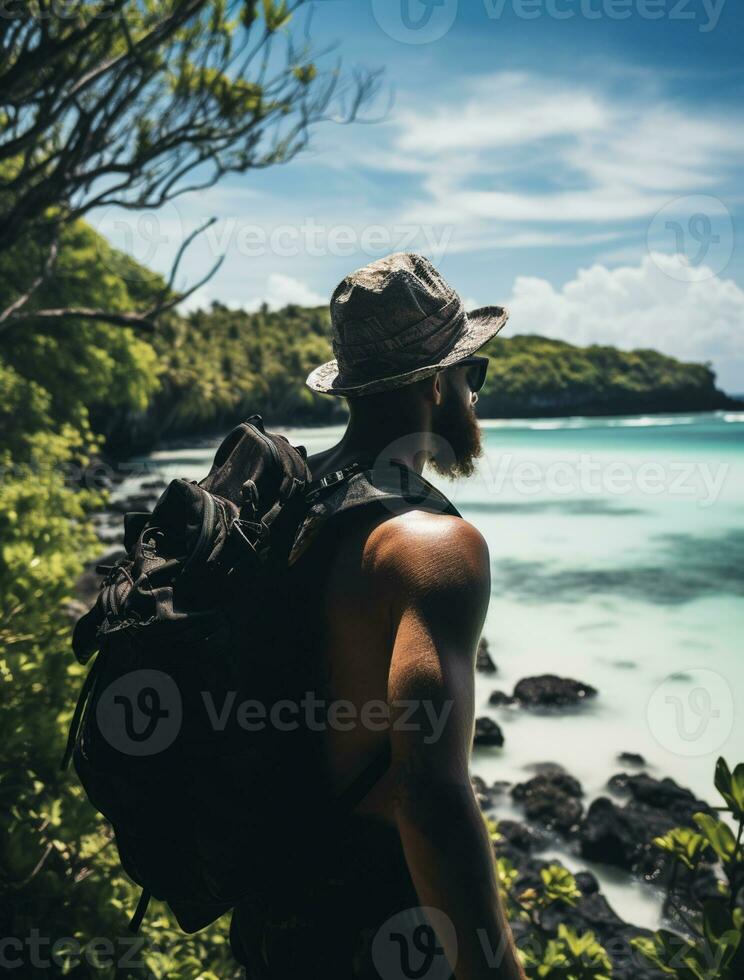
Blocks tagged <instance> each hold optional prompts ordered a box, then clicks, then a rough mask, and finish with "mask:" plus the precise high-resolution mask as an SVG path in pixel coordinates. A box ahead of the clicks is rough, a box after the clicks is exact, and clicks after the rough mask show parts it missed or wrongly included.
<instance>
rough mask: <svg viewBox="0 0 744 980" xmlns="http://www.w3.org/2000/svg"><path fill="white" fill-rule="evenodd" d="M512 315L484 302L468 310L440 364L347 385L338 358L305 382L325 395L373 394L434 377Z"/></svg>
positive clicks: (473, 349)
mask: <svg viewBox="0 0 744 980" xmlns="http://www.w3.org/2000/svg"><path fill="white" fill-rule="evenodd" d="M508 319H509V313H508V312H507V311H506V310H505V309H503V307H501V306H481V307H479V308H478V309H477V310H473V311H472V312H470V313H468V314H466V321H465V327H464V329H463V331H462V333H461V334H460V337H459V338H458V340H457V343H456V344H455V346H454V347H453V348H452V350H451V351H450V352H449V353H448V354H446V355H445V356H444V357H443V358H442V359H441V360H439V361H437V363H436V364H427V365H425V366H424V367H419V368H416V369H415V370H414V371H406V372H405V373H403V374H395V375H391V376H389V377H385V378H376V379H375V380H374V381H367V382H365V383H364V384H361V385H344V384H339V370H338V362H337V361H336V360H333V361H326V363H325V364H321V365H320V367H316V368H315V370H314V371H311V372H310V374H309V375H308V376H307V380H306V382H305V384H306V385H307V386H308V388H311V389H312V390H313V391H318V392H320V393H321V394H323V395H373V394H375V393H376V392H380V391H392V390H393V389H394V388H402V387H403V386H404V385H407V384H412V383H413V382H414V381H422V380H423V379H424V378H427V377H431V375H433V374H436V373H437V371H441V370H442V368H446V367H451V365H453V364H456V363H457V362H458V361H461V360H462V359H463V358H464V357H470V355H471V354H474V353H475V352H476V351H477V350H480V348H481V347H483V345H484V344H487V343H488V341H489V340H491V339H492V338H493V337H495V336H496V334H497V333H498V332H499V331H500V330H501V328H502V327H503V326H504V324H505V323H506V321H507V320H508Z"/></svg>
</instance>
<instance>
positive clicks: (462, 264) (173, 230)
mask: <svg viewBox="0 0 744 980" xmlns="http://www.w3.org/2000/svg"><path fill="white" fill-rule="evenodd" d="M312 7H313V8H314V11H313V19H312V23H311V37H312V39H313V41H314V42H315V45H316V46H317V47H325V46H327V45H329V44H331V43H333V42H338V48H337V53H338V55H340V56H341V57H342V59H343V62H344V66H345V67H346V68H351V67H353V66H354V65H361V66H366V67H369V68H378V67H384V68H385V79H384V83H383V93H382V95H381V97H380V99H379V101H378V103H377V106H376V108H373V110H372V111H373V112H376V113H377V114H380V113H381V112H382V110H383V108H385V107H388V106H389V107H388V108H387V111H386V112H385V113H384V117H383V119H382V121H380V122H376V123H375V124H369V125H362V124H356V125H352V126H346V127H345V126H338V125H335V124H333V123H324V124H322V125H320V126H318V127H317V128H316V129H315V130H314V133H313V136H312V140H311V144H310V146H309V147H308V149H307V150H306V151H305V152H304V153H303V154H302V155H301V156H299V157H298V158H297V159H295V160H294V161H293V162H291V163H289V164H287V165H286V166H282V167H275V168H272V169H269V170H266V171H262V172H256V173H250V174H247V175H245V176H242V177H232V178H229V179H227V180H225V181H224V182H222V183H221V184H220V185H219V186H218V187H215V188H213V189H211V190H209V191H206V192H204V193H201V194H199V195H192V196H190V197H184V198H182V199H179V201H178V202H177V205H175V206H174V205H170V206H167V207H166V208H165V209H164V210H163V212H162V213H161V214H160V216H159V222H160V229H161V235H160V238H162V242H160V243H159V244H158V246H157V247H156V248H153V247H152V246H151V242H149V241H148V240H147V234H146V233H142V234H140V232H139V231H138V230H137V229H136V228H135V230H134V233H133V234H132V230H131V229H130V230H129V237H128V238H125V237H122V235H123V233H122V231H121V226H119V227H118V228H117V226H115V224H114V221H115V219H116V217H117V216H116V215H114V214H113V213H112V212H107V213H105V214H102V215H94V216H93V218H94V223H96V224H97V225H98V227H100V229H101V230H102V231H103V232H104V233H105V234H107V235H108V236H109V237H110V238H111V239H112V240H113V241H114V243H115V244H119V245H122V246H128V247H129V249H130V250H131V251H132V252H133V253H134V254H135V255H136V256H137V257H138V258H140V259H144V260H146V261H148V262H149V263H150V264H151V265H153V266H154V267H157V268H162V269H166V268H167V267H168V264H169V261H170V258H171V257H172V254H173V252H174V251H175V248H176V247H177V244H178V241H179V239H180V237H181V235H182V234H183V231H184V230H189V229H190V228H192V227H194V225H195V224H196V223H197V222H199V221H201V220H203V219H204V218H207V217H209V216H211V215H215V216H216V217H217V218H218V222H217V224H216V225H215V226H214V228H212V229H210V233H209V235H207V236H204V237H203V238H202V239H201V240H199V241H198V242H197V243H196V244H195V245H194V246H193V247H192V248H191V250H190V251H189V253H188V254H187V257H186V259H185V260H184V262H183V265H182V271H183V277H182V284H183V285H186V284H188V283H189V282H194V281H196V280H197V279H198V278H199V277H200V276H201V275H202V274H203V272H204V270H205V269H206V268H207V267H208V265H209V264H210V263H211V262H212V261H213V259H214V257H215V256H216V255H217V254H222V253H224V254H225V261H224V263H223V266H222V268H221V269H220V271H219V272H218V274H217V275H216V276H215V277H214V279H213V280H212V281H211V282H210V283H208V284H207V286H205V287H204V288H203V289H202V290H200V291H199V293H198V294H196V295H195V297H193V298H192V300H191V301H190V305H191V306H192V307H193V306H194V305H205V304H207V303H209V302H211V301H212V300H214V299H218V300H220V301H221V302H224V303H227V304H229V305H235V306H243V307H245V308H248V309H251V308H254V307H255V306H256V305H257V304H258V303H260V302H261V301H262V300H266V301H268V302H269V303H271V304H272V305H275V306H277V305H283V304H284V303H285V302H290V301H291V302H301V303H302V302H306V303H316V302H317V303H321V302H325V301H326V300H327V297H328V296H329V294H330V292H331V291H332V289H333V287H334V286H335V285H336V283H337V282H338V281H339V279H340V278H342V277H343V275H344V274H345V273H347V272H348V271H350V270H351V269H353V268H356V267H357V266H359V265H363V264H364V263H365V262H367V261H370V260H371V259H373V258H375V257H377V256H379V255H383V254H385V253H387V252H390V251H398V250H415V251H422V252H424V253H425V254H428V255H429V256H430V257H431V258H432V259H433V260H434V261H435V262H436V263H437V265H438V266H439V267H440V269H441V270H442V272H443V273H444V275H445V276H446V277H447V278H448V279H449V280H450V281H451V282H452V284H453V286H454V287H455V288H456V289H457V290H458V291H459V292H460V294H461V295H462V296H463V298H464V299H466V301H468V302H469V303H471V304H473V305H483V304H487V303H500V304H503V305H507V306H508V307H509V308H510V310H511V314H512V318H511V321H510V324H509V325H508V327H507V328H506V331H505V332H507V333H508V332H511V333H542V334H546V335H550V336H556V337H562V338H564V339H567V340H570V341H572V342H576V343H590V342H601V343H614V344H617V345H619V346H622V347H627V348H633V347H656V348H658V349H660V350H663V351H666V352H668V353H671V354H674V355H676V356H679V357H682V358H684V359H690V360H711V361H712V362H713V364H714V366H715V368H716V370H717V372H718V375H719V380H720V383H721V384H722V385H723V387H725V388H726V389H727V390H730V391H741V392H744V262H743V261H742V259H743V256H744V252H743V250H742V246H741V243H740V241H739V240H738V238H739V232H740V230H741V227H742V217H744V191H743V188H744V182H743V180H742V177H743V176H744V173H743V171H744V126H743V125H742V116H743V115H744V109H743V108H742V107H744V98H743V96H744V59H743V57H742V51H741V40H742V33H743V31H742V29H743V28H744V9H743V7H744V5H742V4H741V2H740V0H426V3H423V2H422V0H316V2H315V3H314V4H312ZM333 57H335V55H332V56H331V58H333ZM129 220H131V219H129ZM142 227H143V228H145V229H147V228H149V227H150V226H149V225H143V226H142Z"/></svg>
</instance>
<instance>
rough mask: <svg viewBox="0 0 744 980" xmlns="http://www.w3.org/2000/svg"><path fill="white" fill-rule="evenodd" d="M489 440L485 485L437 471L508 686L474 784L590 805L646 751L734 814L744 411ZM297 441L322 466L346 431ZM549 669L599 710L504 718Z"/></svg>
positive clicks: (544, 424)
mask: <svg viewBox="0 0 744 980" xmlns="http://www.w3.org/2000/svg"><path fill="white" fill-rule="evenodd" d="M482 429H483V441H484V454H483V457H482V459H481V461H480V463H479V465H478V468H477V471H476V473H475V474H474V475H473V476H472V477H470V478H469V479H467V480H458V481H456V482H448V481H445V480H442V479H441V478H438V477H436V476H431V475H430V474H427V475H430V478H431V479H432V481H433V482H435V483H437V484H439V485H441V487H442V489H443V490H445V492H446V493H447V494H448V495H449V496H450V498H451V499H452V500H453V502H454V503H455V504H456V506H457V507H458V508H459V510H460V511H461V513H462V514H463V516H464V517H465V518H466V519H467V520H469V521H470V522H472V523H473V524H474V525H475V526H476V527H477V528H478V529H479V530H480V531H481V533H482V534H483V535H484V537H485V539H486V541H487V542H488V546H489V550H490V556H491V602H490V607H489V610H488V615H487V619H486V623H485V627H484V636H485V638H486V640H487V642H488V646H489V650H490V654H491V656H492V658H493V660H494V661H495V663H496V665H497V672H496V673H495V674H492V675H486V674H478V676H477V679H476V695H477V714H478V715H479V716H481V715H488V716H490V717H492V718H493V719H494V720H496V721H497V722H498V723H499V725H500V726H501V728H502V730H503V733H504V739H505V742H504V746H503V748H483V749H477V750H476V751H475V752H474V755H473V765H472V770H473V772H474V773H475V774H477V775H479V776H482V777H483V778H484V779H485V780H486V781H487V782H489V783H493V782H495V781H508V782H511V783H513V782H518V781H523V780H525V779H527V778H529V777H530V776H531V775H533V774H534V771H535V766H536V765H538V764H540V763H557V764H560V765H561V766H563V767H564V768H565V769H566V770H567V771H568V772H569V773H571V774H572V775H573V776H575V777H576V778H577V779H578V780H579V781H580V782H581V784H582V786H583V788H584V792H585V804H588V803H589V802H590V801H591V800H592V799H594V798H595V797H597V796H599V795H608V789H607V781H608V779H609V777H610V776H612V775H613V774H614V773H617V772H622V771H624V770H626V771H627V769H628V767H627V766H626V765H625V764H623V763H621V762H620V761H619V760H618V756H619V754H620V753H621V752H633V753H639V754H641V755H642V756H643V758H644V759H645V763H646V764H645V766H644V769H645V770H646V771H647V772H649V773H650V774H651V775H653V776H656V777H657V778H661V777H664V776H669V777H671V778H673V779H675V780H676V781H677V782H679V783H681V784H682V785H684V786H687V787H689V788H690V789H692V790H693V791H694V792H695V793H696V794H697V795H698V796H699V797H700V798H702V799H706V800H708V801H709V802H711V803H717V802H720V801H718V800H716V798H715V797H716V794H715V790H714V789H713V771H714V767H715V763H716V759H717V758H718V756H719V755H723V756H724V757H725V758H726V759H727V760H728V762H729V763H730V764H731V765H732V767H733V765H734V764H735V763H737V762H740V761H744V412H736V411H730V412H725V411H721V412H715V413H704V414H689V415H684V414H673V415H668V416H657V415H655V416H649V417H639V416H627V417H613V418H584V417H571V418H560V419H555V418H546V419H527V420H522V419H510V420H486V421H483V422H482ZM282 431H284V432H285V434H286V435H287V436H288V438H289V439H290V440H291V441H292V442H293V443H295V444H302V445H304V446H306V448H307V450H308V452H309V453H314V452H318V451H320V450H322V449H325V448H327V447H329V446H330V445H332V444H333V443H334V442H335V441H337V440H338V439H339V438H340V436H341V434H342V429H341V428H340V427H323V428H293V429H284V430H282ZM214 448H215V445H214V444H206V443H204V442H201V443H199V444H195V445H190V446H184V447H182V448H169V449H164V450H161V451H158V452H154V453H152V454H150V455H149V456H148V457H147V458H146V459H143V460H141V462H142V463H144V464H146V468H147V470H148V471H149V477H150V478H152V475H153V474H156V475H158V476H162V477H163V478H165V479H171V478H173V477H175V476H186V477H188V478H191V479H197V478H199V477H201V476H203V475H204V474H205V473H206V471H207V469H208V467H209V463H210V461H211V457H212V454H213V452H214ZM136 483H137V480H136V478H134V477H132V478H131V479H130V480H127V481H125V484H124V485H123V486H122V487H121V488H120V490H119V492H120V493H122V492H127V491H130V492H131V491H132V490H133V489H136ZM544 673H551V674H558V675H560V676H562V677H571V678H575V679H577V680H579V681H582V682H585V683H587V684H590V685H592V686H593V687H594V688H596V690H597V692H598V693H597V696H596V697H594V698H591V699H587V700H585V701H584V702H582V703H581V704H580V705H578V706H576V707H574V708H565V709H561V710H552V711H534V710H527V709H524V708H514V707H499V708H494V707H491V706H490V705H489V696H490V694H491V692H492V691H494V690H500V691H504V692H506V693H511V691H512V689H513V687H514V685H515V684H516V682H517V681H518V680H520V678H523V677H529V676H534V675H538V674H544ZM610 795H611V793H610ZM500 799H501V800H502V802H501V804H500V805H499V807H498V810H497V816H498V815H501V816H513V817H516V818H519V812H518V811H517V810H515V809H513V807H512V805H511V803H510V797H509V795H508V793H506V794H504V795H503V796H502V797H500ZM546 854H547V855H548V856H555V857H558V858H560V859H561V860H562V861H563V862H564V863H565V864H567V865H568V866H569V867H570V868H572V869H573V870H579V869H580V868H589V869H590V870H592V871H593V872H594V873H595V874H596V875H597V877H598V878H599V880H600V884H601V886H602V889H603V891H604V893H605V895H606V897H607V898H608V900H609V901H610V903H611V904H612V905H613V907H614V908H615V910H616V911H617V912H618V914H620V915H621V916H622V917H623V918H625V919H626V920H628V921H631V922H634V923H635V924H638V925H643V926H649V927H654V926H656V925H658V924H659V917H660V906H661V895H660V894H659V893H658V891H656V890H655V889H654V888H652V887H651V886H649V885H647V884H645V883H642V882H638V881H635V880H634V879H632V878H631V877H630V876H629V875H627V874H625V873H623V872H620V871H618V870H615V869H613V868H610V867H609V866H603V865H598V864H590V863H588V862H586V861H584V860H583V859H581V858H579V857H576V856H575V855H574V854H571V853H569V852H568V851H567V850H566V849H565V848H562V847H561V846H558V845H556V846H555V847H552V848H551V849H550V850H549V851H548V852H546Z"/></svg>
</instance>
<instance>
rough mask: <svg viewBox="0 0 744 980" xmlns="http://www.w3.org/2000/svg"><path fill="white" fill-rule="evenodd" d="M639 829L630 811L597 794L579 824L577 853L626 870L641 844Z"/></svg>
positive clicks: (641, 846) (642, 842)
mask: <svg viewBox="0 0 744 980" xmlns="http://www.w3.org/2000/svg"><path fill="white" fill-rule="evenodd" d="M639 830H640V828H639V827H638V826H637V825H636V824H635V823H634V821H633V819H632V815H628V814H626V813H625V812H624V810H623V809H622V808H621V807H618V806H616V805H615V804H614V803H613V802H612V800H610V799H608V798H607V797H606V796H600V797H599V798H598V799H596V800H594V801H593V802H592V804H591V806H590V807H589V810H588V811H587V814H586V817H585V818H584V821H583V822H582V824H581V828H580V831H579V840H580V842H581V855H582V857H585V858H588V859H589V860H590V861H602V862H604V863H605V864H614V865H616V866H617V867H619V868H625V869H626V870H627V871H630V870H631V869H632V868H633V866H634V865H635V863H636V862H637V861H638V859H639V858H640V856H641V850H642V848H643V845H644V844H645V841H644V840H643V839H641V840H639ZM644 836H645V835H644Z"/></svg>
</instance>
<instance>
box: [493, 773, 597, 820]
mask: <svg viewBox="0 0 744 980" xmlns="http://www.w3.org/2000/svg"><path fill="white" fill-rule="evenodd" d="M511 795H512V799H513V800H514V801H515V802H517V803H520V804H521V805H522V807H523V808H524V812H525V815H526V817H527V818H528V820H537V821H538V822H540V823H542V824H545V826H546V827H549V828H553V829H555V830H558V831H561V832H562V833H569V832H571V831H573V830H575V829H576V828H577V826H578V824H579V821H580V820H581V816H582V814H583V811H584V808H583V806H582V804H581V801H580V797H581V796H583V790H582V788H581V784H580V783H579V782H578V780H576V779H574V778H573V776H569V775H568V773H564V772H548V773H540V774H539V775H537V776H533V777H532V779H528V780H527V781H526V782H524V783H517V785H516V786H515V787H514V789H513V790H512V792H511Z"/></svg>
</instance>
